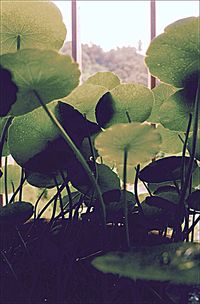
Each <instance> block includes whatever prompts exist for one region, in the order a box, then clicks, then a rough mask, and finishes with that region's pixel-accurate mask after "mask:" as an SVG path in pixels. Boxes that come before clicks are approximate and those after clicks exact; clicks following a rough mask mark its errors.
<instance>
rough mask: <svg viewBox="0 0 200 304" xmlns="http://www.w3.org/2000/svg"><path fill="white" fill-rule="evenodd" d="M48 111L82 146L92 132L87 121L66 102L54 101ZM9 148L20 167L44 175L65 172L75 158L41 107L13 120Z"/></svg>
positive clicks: (76, 142) (75, 141) (78, 144)
mask: <svg viewBox="0 0 200 304" xmlns="http://www.w3.org/2000/svg"><path fill="white" fill-rule="evenodd" d="M48 108H49V110H50V111H51V112H52V113H53V114H54V115H55V116H56V117H57V119H58V120H59V121H60V123H61V124H62V126H63V128H64V129H65V131H66V132H67V133H68V135H69V136H70V138H71V139H72V140H73V142H74V143H75V145H76V146H77V147H80V145H81V143H82V141H83V138H84V137H85V136H86V135H85V134H86V133H87V132H88V130H89V126H87V121H86V120H85V118H84V117H83V116H82V115H81V114H80V113H79V112H78V111H77V110H75V109H74V108H73V107H72V106H70V105H68V104H66V103H62V102H57V101H55V102H52V103H50V104H49V105H48ZM9 147H10V152H11V154H12V156H13V158H14V159H15V160H16V162H17V163H18V164H20V165H21V166H23V167H24V168H25V169H27V170H30V171H33V172H40V173H43V174H51V173H52V172H55V171H57V170H65V169H66V167H67V166H68V165H69V162H70V161H71V159H72V158H74V153H73V151H72V150H71V148H70V147H69V146H68V144H67V143H66V142H65V140H64V139H63V138H62V137H61V135H60V132H59V129H58V128H57V127H56V126H55V125H54V124H53V122H52V121H51V119H50V118H49V116H48V115H47V114H46V112H45V110H44V109H43V108H42V107H40V108H38V109H35V110H34V111H32V112H30V113H27V114H25V115H22V116H19V117H15V118H14V120H13V123H12V125H11V126H10V129H9Z"/></svg>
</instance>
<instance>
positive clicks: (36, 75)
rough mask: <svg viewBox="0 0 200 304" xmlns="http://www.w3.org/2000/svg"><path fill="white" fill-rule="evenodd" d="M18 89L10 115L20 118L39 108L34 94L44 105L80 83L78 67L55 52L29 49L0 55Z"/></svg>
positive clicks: (64, 56)
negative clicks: (19, 116)
mask: <svg viewBox="0 0 200 304" xmlns="http://www.w3.org/2000/svg"><path fill="white" fill-rule="evenodd" d="M1 64H2V66H3V67H5V68H7V69H9V70H10V71H11V72H12V75H13V81H14V82H15V83H16V85H17V86H18V88H19V90H18V93H17V101H16V102H15V104H14V105H13V106H12V107H11V110H10V112H9V114H10V115H21V114H25V113H27V112H29V111H32V110H33V109H34V108H37V107H39V106H40V103H39V101H38V98H37V97H36V95H35V93H34V91H36V92H37V94H38V95H39V96H40V98H41V99H42V101H43V102H44V103H48V102H50V101H52V100H55V99H58V98H61V97H64V96H66V95H68V94H69V93H70V92H71V91H72V90H73V89H74V88H75V87H76V86H77V85H78V83H79V76H80V71H79V70H78V65H77V64H76V63H73V62H72V59H71V58H70V57H69V56H66V55H60V54H58V53H57V52H55V51H43V50H37V49H26V50H22V51H18V52H16V53H13V54H5V55H3V56H1Z"/></svg>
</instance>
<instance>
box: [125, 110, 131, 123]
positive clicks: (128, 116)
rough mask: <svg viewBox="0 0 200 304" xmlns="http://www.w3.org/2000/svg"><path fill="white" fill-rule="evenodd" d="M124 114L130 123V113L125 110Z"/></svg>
mask: <svg viewBox="0 0 200 304" xmlns="http://www.w3.org/2000/svg"><path fill="white" fill-rule="evenodd" d="M126 116H127V118H128V122H129V123H131V118H130V115H129V112H128V111H126Z"/></svg>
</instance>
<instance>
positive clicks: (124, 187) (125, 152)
mask: <svg viewBox="0 0 200 304" xmlns="http://www.w3.org/2000/svg"><path fill="white" fill-rule="evenodd" d="M127 159H128V151H127V150H126V149H125V150H124V168H123V194H124V217H125V229H126V241H127V246H128V248H129V247H130V236H129V224H128V204H127V191H126V184H127Z"/></svg>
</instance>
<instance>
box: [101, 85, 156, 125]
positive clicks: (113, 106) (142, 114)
mask: <svg viewBox="0 0 200 304" xmlns="http://www.w3.org/2000/svg"><path fill="white" fill-rule="evenodd" d="M153 101H154V98H153V93H152V92H151V90H149V89H148V88H146V87H145V86H143V85H140V84H120V85H118V86H117V87H115V88H114V89H113V90H111V91H110V94H105V95H104V96H103V97H102V99H101V100H100V101H99V103H98V104H97V107H96V118H97V122H98V123H99V124H100V126H102V127H109V126H111V125H113V124H116V123H127V122H129V118H130V120H131V121H133V122H134V121H137V122H143V121H145V120H146V119H147V118H148V117H149V115H150V114H151V110H152V106H153ZM144 105H145V106H144ZM128 117H129V118H128Z"/></svg>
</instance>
